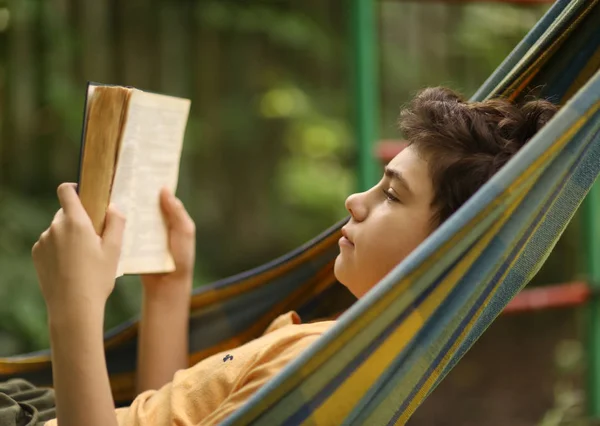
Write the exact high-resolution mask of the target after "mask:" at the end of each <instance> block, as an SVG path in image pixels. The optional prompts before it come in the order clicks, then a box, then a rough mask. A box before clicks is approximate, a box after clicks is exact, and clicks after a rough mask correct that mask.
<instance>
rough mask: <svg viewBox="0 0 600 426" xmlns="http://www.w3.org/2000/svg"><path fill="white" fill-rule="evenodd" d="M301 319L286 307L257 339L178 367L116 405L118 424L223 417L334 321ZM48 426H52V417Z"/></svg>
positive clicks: (179, 422)
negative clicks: (153, 386) (122, 404)
mask: <svg viewBox="0 0 600 426" xmlns="http://www.w3.org/2000/svg"><path fill="white" fill-rule="evenodd" d="M299 323H300V318H299V317H298V315H297V314H296V313H295V312H288V313H287V314H284V315H281V316H280V317H279V318H277V319H276V320H275V321H273V322H272V323H271V325H270V326H269V328H268V329H267V330H266V331H265V333H264V334H263V335H262V336H261V337H260V338H258V339H255V340H252V341H251V342H249V343H247V344H245V345H243V346H240V347H239V348H236V349H231V350H229V351H226V352H222V353H219V354H216V355H213V356H211V357H209V358H207V359H205V360H203V361H201V362H199V363H198V364H196V365H194V366H193V367H191V368H188V369H187V370H180V371H178V372H177V373H175V376H174V377H173V381H172V382H170V383H167V384H166V385H165V386H163V387H162V388H161V389H159V390H149V391H146V392H143V393H141V394H140V395H138V397H137V398H136V399H135V400H134V401H133V403H132V404H131V406H129V407H126V408H119V409H117V410H116V414H117V419H118V422H119V425H121V426H147V425H148V426H150V425H152V426H154V425H163V424H164V425H166V424H177V425H180V426H188V425H189V426H191V425H194V426H199V425H214V424H218V423H220V422H222V421H223V420H225V419H226V418H227V417H228V416H229V415H230V414H232V413H233V412H234V411H235V410H237V409H238V408H239V407H240V406H241V405H243V404H244V403H245V402H246V401H247V400H248V398H250V396H252V395H253V394H254V393H255V392H256V391H257V390H258V389H260V388H261V387H262V386H263V385H264V384H265V383H267V382H268V381H269V380H270V379H271V378H272V377H273V376H275V375H276V374H277V373H278V372H279V371H281V369H283V368H284V367H285V366H286V365H287V364H288V363H290V362H291V361H292V360H294V359H295V358H296V357H297V356H298V355H299V354H300V353H301V352H303V351H304V350H305V349H306V348H307V347H308V346H309V345H310V344H311V343H313V342H314V341H315V340H317V339H318V338H319V337H320V336H321V334H323V333H324V332H325V331H327V330H328V329H329V328H330V327H331V326H332V325H333V324H334V323H335V322H334V321H322V322H315V323H311V324H299ZM46 426H56V420H51V421H49V422H48V423H46Z"/></svg>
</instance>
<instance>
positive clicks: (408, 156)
mask: <svg viewBox="0 0 600 426" xmlns="http://www.w3.org/2000/svg"><path fill="white" fill-rule="evenodd" d="M388 168H390V169H392V170H394V171H396V172H398V173H400V174H401V175H402V177H403V178H404V179H406V181H407V182H408V184H409V185H410V187H411V189H413V192H414V193H416V194H417V193H430V192H431V178H430V176H429V169H428V164H427V162H426V161H425V160H424V159H423V157H421V156H420V155H418V153H417V152H416V150H415V149H414V148H413V147H411V146H409V147H406V148H404V149H403V150H402V151H401V152H400V153H398V154H397V155H396V156H395V157H394V158H393V159H392V161H390V162H389V164H388Z"/></svg>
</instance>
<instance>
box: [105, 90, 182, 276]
mask: <svg viewBox="0 0 600 426" xmlns="http://www.w3.org/2000/svg"><path fill="white" fill-rule="evenodd" d="M189 108H190V101H189V100H187V99H180V98H173V97H170V96H164V95H157V94H153V93H146V92H142V91H139V90H134V91H133V93H132V94H131V98H130V101H129V107H128V111H127V118H126V123H125V126H124V129H123V134H122V136H121V145H120V150H119V156H118V159H117V166H116V172H115V177H114V181H113V186H112V192H111V202H112V203H114V204H115V205H116V206H117V208H118V209H119V210H120V211H121V212H122V213H123V214H125V215H126V217H127V223H126V225H125V234H124V241H123V248H122V252H121V259H120V262H119V269H118V275H122V274H141V273H158V272H171V271H173V270H174V268H175V265H174V263H173V258H172V256H171V254H170V251H169V245H168V240H167V227H166V223H165V220H164V218H163V215H162V212H161V209H160V204H159V194H160V190H161V188H163V187H167V188H169V189H170V190H171V191H172V192H175V189H176V188H177V180H178V176H179V163H180V159H181V150H182V145H183V137H184V133H185V126H186V123H187V119H188V113H189Z"/></svg>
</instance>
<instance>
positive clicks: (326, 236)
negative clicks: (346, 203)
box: [0, 0, 600, 426]
mask: <svg viewBox="0 0 600 426" xmlns="http://www.w3.org/2000/svg"><path fill="white" fill-rule="evenodd" d="M598 28H600V0H571V1H569V0H559V1H557V2H556V3H555V4H554V5H553V6H552V8H551V9H550V10H549V11H548V13H547V14H546V15H545V16H544V17H543V18H542V20H541V21H540V22H539V23H538V24H537V25H536V26H535V27H534V28H533V29H532V31H531V32H530V33H529V34H528V35H527V36H526V37H525V39H524V40H523V41H522V42H521V43H520V44H519V45H518V46H517V47H516V48H515V50H514V51H513V52H512V53H511V54H510V55H509V57H508V58H507V59H506V60H505V61H504V63H503V64H502V65H501V66H500V67H499V68H498V70H497V71H496V72H495V73H494V74H493V75H492V76H491V77H490V78H489V79H488V81H487V82H486V83H485V84H484V85H483V86H482V88H481V89H480V90H479V91H478V92H477V93H476V94H475V96H474V98H473V99H474V100H482V99H485V98H488V97H491V96H497V95H503V96H506V97H509V98H512V99H517V100H519V99H523V98H524V97H525V96H527V95H535V96H540V97H545V98H549V99H551V100H552V101H554V102H556V103H557V104H559V105H562V107H561V109H560V111H559V113H558V114H557V115H556V116H555V118H554V119H553V120H552V121H551V122H550V123H549V124H547V125H546V126H545V127H544V129H542V131H541V132H540V133H539V134H537V135H536V136H535V137H534V138H533V139H532V140H531V141H530V142H529V143H528V144H527V145H526V146H525V147H524V148H523V149H522V150H521V151H520V152H519V153H518V154H517V155H516V156H515V157H514V158H513V159H512V160H511V161H510V162H509V163H508V164H507V165H506V166H505V167H504V168H503V169H502V170H500V172H499V173H498V174H497V175H496V176H494V177H493V178H492V179H491V180H490V181H489V182H488V183H487V184H486V185H485V186H484V187H483V188H481V190H480V191H478V192H477V193H476V194H475V195H474V196H473V197H472V198H471V199H470V200H469V201H468V202H467V203H466V204H465V205H464V206H463V207H462V208H461V209H460V210H459V211H458V212H457V213H456V214H455V215H453V216H452V217H451V218H450V219H449V220H448V221H447V222H446V223H444V224H443V225H442V226H441V227H440V228H439V229H438V230H437V231H436V232H435V233H434V234H433V235H431V236H430V237H429V238H428V239H427V240H426V241H425V242H424V243H423V244H421V246H419V247H418V248H417V249H416V250H415V251H414V252H413V253H412V254H411V255H410V256H409V257H408V258H406V259H405V260H404V261H403V262H402V263H401V264H400V265H398V266H397V267H396V268H395V269H394V270H393V271H392V272H390V274H389V275H388V276H387V277H385V278H384V279H383V280H382V281H381V282H380V283H379V284H378V285H377V286H376V287H375V288H374V289H373V290H372V291H371V292H369V293H368V294H367V295H366V296H365V297H364V298H362V299H361V300H360V301H358V302H356V303H354V301H355V300H354V298H353V297H352V296H351V295H350V294H349V293H348V292H347V291H346V290H345V288H344V287H343V286H341V285H340V284H339V283H337V282H336V280H335V277H334V275H333V261H334V259H335V257H336V256H337V253H338V249H337V240H338V239H339V237H340V228H341V226H342V225H343V224H344V223H345V221H343V222H341V223H339V224H337V225H335V226H334V227H332V228H331V229H330V230H328V231H326V232H325V233H323V234H322V235H320V236H319V237H317V238H316V239H314V240H313V241H310V242H309V243H307V244H305V245H304V246H302V247H300V248H298V249H297V250H295V251H294V252H292V253H290V254H288V255H286V256H284V257H282V258H280V259H277V260H275V261H273V262H271V263H269V264H267V265H264V266H262V267H260V268H257V269H255V270H252V271H249V272H247V273H243V274H240V275H237V276H234V277H231V278H229V279H226V280H222V281H219V282H217V283H214V284H213V285H210V286H207V287H204V288H201V289H199V290H198V291H197V292H196V293H195V295H194V297H193V301H192V315H191V320H190V321H191V323H190V349H191V354H190V362H191V363H195V362H198V361H199V360H201V359H203V358H205V357H207V356H209V355H212V354H214V353H217V352H220V351H223V350H226V349H230V348H233V347H235V346H239V345H241V344H243V343H244V342H247V341H248V340H250V339H253V338H255V337H258V336H259V335H260V334H261V333H262V332H263V331H264V329H265V328H266V327H267V325H268V324H269V322H270V321H272V320H273V319H274V318H275V317H276V316H278V315H279V314H281V313H284V312H286V311H289V310H291V309H294V310H296V311H297V312H298V313H299V314H300V316H301V317H302V318H303V320H304V321H305V322H307V321H311V320H314V319H319V318H326V317H332V316H336V315H337V314H339V313H342V312H343V313H342V315H341V316H340V317H339V319H338V321H337V322H336V325H335V326H334V327H333V328H332V329H330V330H329V331H328V332H327V333H326V334H325V335H324V336H323V337H322V338H321V339H319V340H318V341H317V342H316V343H315V344H314V345H313V346H311V347H310V348H309V349H308V350H307V351H306V352H305V353H303V355H302V356H300V357H299V358H298V359H296V360H295V361H294V362H292V363H291V364H290V365H289V366H288V367H286V368H285V369H284V370H283V371H282V372H281V373H280V374H278V375H277V376H276V377H275V378H274V379H273V380H271V381H270V382H269V383H268V384H267V385H265V386H264V387H263V388H262V389H261V390H260V391H258V392H257V393H256V394H255V395H254V396H253V397H252V398H251V399H250V400H249V401H248V402H247V403H246V404H245V405H244V406H243V407H241V408H240V409H239V410H238V411H237V412H236V413H234V414H233V415H232V416H231V417H230V418H229V419H228V420H227V422H226V424H228V425H248V424H252V425H265V426H266V425H268V426H274V425H284V424H286V425H287V424H294V425H295V424H307V425H309V424H315V425H329V424H342V423H343V424H367V425H384V424H404V423H406V421H407V420H408V419H409V418H410V416H411V415H412V414H413V413H414V411H415V410H416V409H417V407H418V406H419V404H421V402H422V401H423V400H424V399H425V398H426V397H427V396H428V395H429V393H431V392H432V391H433V389H435V387H436V386H437V385H438V384H439V383H440V381H441V380H442V379H443V378H444V377H445V376H446V375H447V374H448V372H449V371H450V370H451V369H452V367H454V365H456V363H457V362H458V361H459V360H460V359H461V357H462V356H463V355H464V354H465V353H466V351H467V350H468V349H469V348H470V347H471V346H472V345H473V343H474V342H475V341H476V340H477V338H479V336H481V334H482V333H483V332H484V331H485V329H486V328H487V327H488V326H489V325H490V324H491V322H492V321H493V320H494V318H495V317H496V316H497V315H498V314H499V313H500V311H501V310H502V309H503V307H504V306H506V304H507V303H508V302H509V301H510V300H511V298H512V297H514V296H515V295H516V294H517V293H518V292H519V291H520V290H521V289H522V288H523V287H524V286H525V285H526V284H527V282H528V281H529V280H530V279H531V278H532V277H533V275H535V273H536V272H537V271H538V270H539V268H540V267H541V265H542V263H543V262H544V260H545V259H546V258H547V256H548V254H549V253H550V251H551V250H552V248H553V247H554V245H555V244H556V242H557V240H558V238H559V237H560V235H561V234H562V232H563V231H564V229H565V227H566V226H567V224H568V223H569V221H570V219H571V218H572V217H573V215H574V214H575V212H576V210H577V208H578V206H579V205H580V204H581V202H582V201H583V199H584V197H585V195H586V194H587V193H588V191H589V190H590V188H591V187H592V185H593V183H594V181H595V179H596V178H597V176H598V174H600V133H599V128H600V111H599V108H600V71H599V69H600V31H598ZM136 334H137V322H136V321H132V322H130V323H127V324H123V325H122V326H120V327H118V328H117V329H115V330H113V331H111V332H109V333H108V334H107V336H106V354H107V362H108V366H109V371H110V373H111V385H112V388H113V393H114V396H115V399H116V400H117V402H118V403H122V404H125V403H127V402H128V401H130V400H131V399H132V397H133V389H134V376H133V374H134V371H135V360H136ZM12 377H22V378H25V379H27V380H30V381H31V382H33V383H36V384H39V385H45V384H46V385H47V384H51V383H52V379H51V367H50V361H49V352H48V351H43V352H37V353H32V354H26V355H21V356H15V357H10V358H5V359H0V381H2V380H8V379H9V378H12Z"/></svg>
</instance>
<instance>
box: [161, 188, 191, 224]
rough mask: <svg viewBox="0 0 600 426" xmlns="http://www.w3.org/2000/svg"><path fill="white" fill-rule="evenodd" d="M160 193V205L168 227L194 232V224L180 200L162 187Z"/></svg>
mask: <svg viewBox="0 0 600 426" xmlns="http://www.w3.org/2000/svg"><path fill="white" fill-rule="evenodd" d="M160 195H161V196H160V199H161V205H162V207H163V211H164V213H165V219H166V220H167V225H168V227H169V228H170V229H175V230H178V231H183V232H185V233H190V234H194V233H195V232H196V226H195V224H194V221H193V220H192V218H191V217H190V215H189V214H188V212H187V210H186V209H185V207H184V205H183V203H182V202H181V200H179V198H177V197H175V196H174V195H173V194H172V193H171V192H169V191H168V190H166V189H163V190H162V191H161V194H160Z"/></svg>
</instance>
